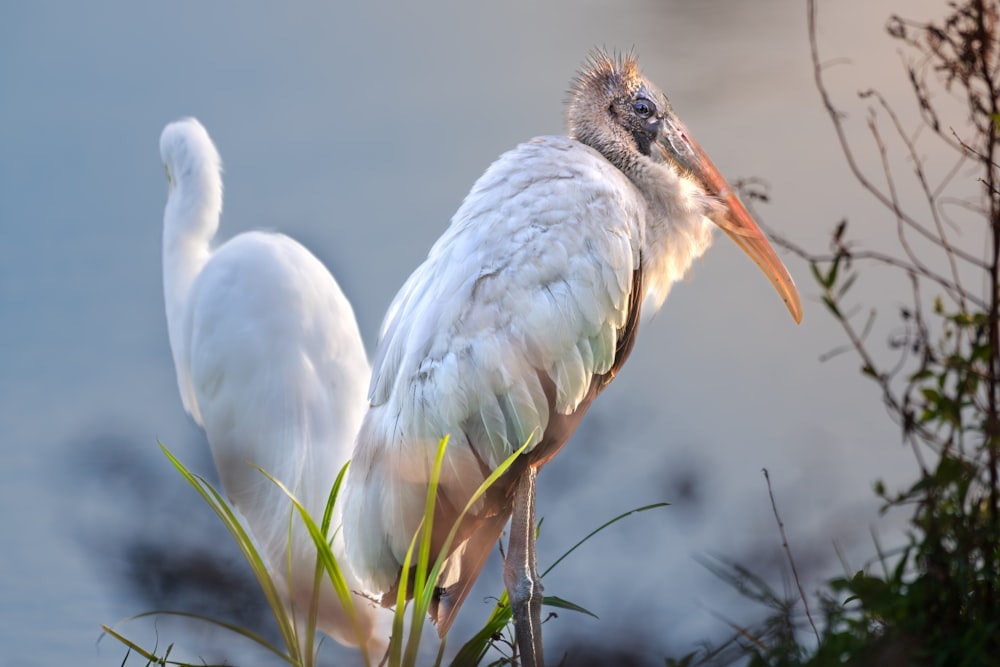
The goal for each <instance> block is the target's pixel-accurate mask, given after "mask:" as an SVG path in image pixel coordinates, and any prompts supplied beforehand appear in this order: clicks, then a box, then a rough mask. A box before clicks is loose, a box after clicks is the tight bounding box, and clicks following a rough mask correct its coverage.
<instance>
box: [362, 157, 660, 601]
mask: <svg viewBox="0 0 1000 667" xmlns="http://www.w3.org/2000/svg"><path fill="white" fill-rule="evenodd" d="M643 215H644V209H643V208H642V204H641V203H640V200H639V198H638V197H637V196H635V195H634V188H633V187H632V185H631V183H630V182H629V181H628V180H627V179H626V178H625V177H624V176H623V175H622V174H621V172H619V171H617V170H616V169H614V168H613V167H612V166H611V165H610V164H609V163H608V162H607V161H606V160H605V159H604V158H603V157H601V156H600V155H599V154H597V153H596V152H595V151H592V150H591V149H589V148H587V147H585V146H583V145H582V144H579V143H577V142H574V141H571V140H569V139H565V138H562V137H545V138H541V139H536V140H534V141H532V142H529V143H526V144H522V145H521V146H519V147H518V148H516V149H515V150H513V151H511V152H510V153H507V154H505V155H504V156H502V157H501V158H500V159H499V160H498V161H497V162H496V163H494V164H493V165H492V166H491V167H490V169H489V170H487V172H486V173H485V174H484V175H483V176H482V177H481V178H480V179H479V181H478V182H477V183H476V184H475V186H474V187H473V189H472V191H471V192H470V193H469V195H468V197H467V198H466V200H465V202H464V203H463V205H462V207H461V208H460V209H459V210H458V212H457V213H456V214H455V217H454V218H453V220H452V223H451V226H450V227H449V229H448V230H447V231H446V233H445V234H444V235H443V236H442V237H441V239H440V240H439V241H438V242H437V243H436V244H435V245H434V247H433V248H432V249H431V252H430V254H429V256H428V258H427V260H426V261H425V262H424V264H423V265H421V266H420V267H419V268H418V269H417V270H416V272H415V273H414V274H413V275H412V276H411V278H410V279H409V280H408V281H407V283H406V284H405V285H404V287H403V288H402V290H401V291H400V293H399V295H398V296H397V297H396V300H395V301H394V302H393V304H392V306H391V307H390V310H389V315H388V316H387V320H386V322H385V323H384V325H383V328H382V332H383V338H382V340H381V342H380V344H379V347H378V351H377V353H376V358H375V363H374V369H373V378H372V384H371V391H370V396H369V398H370V401H371V403H372V407H371V408H370V409H369V411H368V413H367V415H366V416H365V419H364V422H363V424H362V428H361V432H360V434H359V437H358V442H357V445H356V447H355V453H354V459H353V463H352V478H351V486H350V487H349V489H348V493H347V496H346V499H345V501H346V509H345V512H347V514H348V515H349V516H350V517H351V523H353V529H352V526H351V523H348V522H345V529H346V530H347V541H348V552H349V554H350V555H351V556H352V560H354V562H355V563H356V565H358V566H359V567H360V568H361V574H362V577H363V578H364V579H367V580H368V581H369V583H370V584H371V585H372V586H373V588H374V589H375V590H378V591H386V590H388V589H389V588H390V587H391V586H392V585H393V583H394V581H395V578H396V576H397V574H398V572H399V567H400V563H401V562H402V559H403V555H404V554H405V550H406V548H407V547H408V545H409V543H410V539H411V537H412V536H413V533H414V530H415V529H416V527H417V525H418V524H419V521H420V516H421V511H422V508H423V500H424V497H425V495H426V489H427V480H428V476H429V474H430V470H431V464H432V461H433V457H434V453H435V451H436V449H437V445H438V442H439V440H440V439H441V438H442V437H443V436H444V435H449V436H450V444H449V447H448V450H447V453H446V455H445V461H444V465H443V469H442V476H441V486H440V492H439V503H440V504H443V505H444V506H445V507H450V508H451V511H452V515H453V516H454V515H457V513H458V512H459V511H460V510H461V508H462V507H463V506H464V504H465V503H466V501H467V500H468V499H469V497H470V496H471V495H472V493H473V492H474V490H475V489H476V488H477V487H478V486H479V484H480V483H481V482H482V481H483V480H484V479H485V477H486V476H487V475H488V474H489V473H490V472H491V471H492V470H493V469H495V468H496V467H497V466H498V465H499V464H500V463H501V462H502V461H503V460H504V459H506V458H507V457H508V456H509V455H510V454H512V453H513V452H514V451H515V450H516V449H517V448H518V447H520V446H521V445H522V444H524V443H526V442H528V443H529V451H530V450H531V449H532V448H534V447H537V446H538V444H539V443H540V442H542V441H543V438H544V437H545V434H546V430H547V429H548V428H549V425H550V421H551V420H552V418H553V417H554V416H555V415H571V414H573V413H574V412H575V411H577V410H578V409H579V408H581V404H582V403H585V402H588V401H589V399H588V398H587V397H588V395H589V393H590V392H591V387H592V384H593V382H594V378H595V376H601V375H602V374H605V373H608V372H609V371H610V370H611V369H612V367H613V365H614V363H615V361H616V356H617V354H618V352H619V345H620V343H621V339H622V336H623V333H624V328H625V326H626V321H627V320H628V318H629V316H630V309H634V307H635V299H634V297H635V294H634V292H635V290H636V286H637V284H638V283H637V281H636V276H637V275H638V273H637V272H638V271H639V267H640V257H639V247H640V234H641V229H642V224H641V217H642V216H643ZM633 314H634V313H633ZM583 407H585V405H583ZM561 444H562V443H561V442H560V443H558V445H559V446H561ZM473 511H474V513H475V512H479V511H482V512H486V511H490V508H482V507H477V508H474V510H473ZM445 514H447V513H445ZM502 518H503V519H505V518H506V517H502ZM502 523H503V522H502V521H501V522H500V526H501V527H502ZM448 527H450V526H446V527H445V529H447V528H448ZM495 539H496V538H495V537H494V538H493V541H495ZM477 573H478V570H477ZM475 574H476V573H473V574H472V576H473V577H474V576H475ZM462 577H463V578H464V577H465V573H463V574H462Z"/></svg>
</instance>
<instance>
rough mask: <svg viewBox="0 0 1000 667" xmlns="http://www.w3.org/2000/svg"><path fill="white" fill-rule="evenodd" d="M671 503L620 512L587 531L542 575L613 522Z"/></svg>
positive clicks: (545, 573) (654, 504)
mask: <svg viewBox="0 0 1000 667" xmlns="http://www.w3.org/2000/svg"><path fill="white" fill-rule="evenodd" d="M669 504H670V503H653V504H652V505H644V506H642V507H636V508H635V509H632V510H629V511H628V512H624V513H622V514H619V515H618V516H616V517H615V518H613V519H611V520H609V521H605V522H604V523H602V524H601V525H600V526H598V527H597V528H595V529H594V530H592V531H590V532H589V533H587V534H586V535H585V536H584V538H583V539H582V540H580V541H579V542H577V543H576V544H574V545H573V546H572V547H570V548H569V550H568V551H566V553H564V554H563V555H562V556H560V557H559V558H557V559H556V562H554V563H552V565H549V567H548V568H547V569H546V570H545V571H544V572H542V576H543V577H544V576H545V575H547V574H548V573H549V572H551V571H552V570H553V568H555V566H556V565H558V564H559V563H561V562H563V560H565V558H566V557H567V556H569V555H570V554H571V553H573V552H574V551H576V550H577V548H578V547H579V546H580V545H581V544H583V543H584V542H586V541H587V540H589V539H590V538H592V537H593V536H594V535H597V534H598V533H599V532H601V531H602V530H604V529H605V528H607V527H608V526H610V525H612V524H615V523H617V522H619V521H621V520H622V519H624V518H625V517H627V516H630V515H632V514H638V513H639V512H645V511H647V510H651V509H656V508H657V507H666V506H668V505H669Z"/></svg>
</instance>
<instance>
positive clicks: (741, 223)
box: [657, 112, 802, 324]
mask: <svg viewBox="0 0 1000 667" xmlns="http://www.w3.org/2000/svg"><path fill="white" fill-rule="evenodd" d="M657 145H658V146H659V147H660V148H661V149H662V150H663V151H664V152H665V153H666V154H667V155H668V156H669V158H670V159H671V160H672V161H673V162H675V163H677V164H678V165H679V166H680V167H681V168H682V169H683V170H685V171H687V172H688V173H690V174H691V175H692V176H694V177H695V178H696V179H698V180H699V181H700V182H701V183H702V184H703V185H704V186H705V188H706V189H707V190H708V191H709V192H710V193H711V194H713V195H715V196H716V197H717V198H718V199H719V201H721V202H722V203H723V205H724V206H725V209H726V212H725V215H724V216H723V217H722V218H721V219H716V218H715V217H713V218H712V221H713V222H714V223H715V224H717V225H718V226H719V227H721V228H722V230H723V231H724V232H726V234H728V235H729V238H731V239H732V240H733V241H735V242H736V245H738V246H739V247H740V248H741V249H742V250H743V252H745V253H746V254H748V255H749V256H750V259H752V260H753V261H754V262H756V263H757V266H758V267H760V270H761V271H763V272H764V275H766V276H767V278H768V280H770V281H771V284H772V285H773V286H774V289H776V290H777V291H778V294H779V295H780V296H781V299H782V300H783V301H784V302H785V306H786V307H787V308H788V312H789V313H791V315H792V319H794V320H795V323H796V324H798V323H799V322H801V321H802V301H801V299H800V298H799V291H798V290H797V289H796V288H795V281H793V280H792V276H791V275H789V273H788V269H786V268H785V265H784V264H783V263H782V262H781V260H780V259H778V255H776V254H775V252H774V248H772V247H771V244H770V243H769V242H768V240H767V237H766V236H764V232H762V231H761V230H760V227H758V226H757V223H756V222H754V221H753V218H752V217H750V213H749V212H748V211H747V210H746V208H745V207H744V206H743V203H742V202H740V200H739V197H737V196H736V193H735V192H734V191H733V188H732V187H731V186H730V185H729V183H727V182H726V179H725V178H723V177H722V174H720V173H719V170H718V169H716V167H715V165H714V164H713V163H712V160H711V159H709V157H708V155H706V154H705V151H703V150H702V149H701V146H699V145H698V142H697V141H695V140H694V139H693V138H691V136H690V135H689V134H688V132H687V128H685V127H684V124H683V123H681V122H680V121H679V120H678V119H677V117H676V116H674V115H673V113H671V112H667V113H666V114H665V117H664V119H663V132H662V134H661V137H660V141H659V142H658V144H657Z"/></svg>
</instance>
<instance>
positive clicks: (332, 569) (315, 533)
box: [254, 466, 370, 665]
mask: <svg viewBox="0 0 1000 667" xmlns="http://www.w3.org/2000/svg"><path fill="white" fill-rule="evenodd" d="M254 467H256V468H257V470H259V471H260V472H261V474H263V475H264V476H265V477H267V478H268V479H269V480H270V481H271V482H272V483H274V484H275V485H276V486H277V487H278V488H279V489H281V491H282V492H283V493H284V494H285V495H286V496H288V499H289V500H290V501H291V502H292V505H293V506H294V507H295V509H296V510H297V511H298V513H299V517H300V518H301V519H302V523H303V524H304V525H305V527H306V530H308V531H309V536H310V537H311V538H312V540H313V543H314V544H315V545H316V555H317V559H318V560H319V561H320V562H321V563H322V565H323V569H324V570H325V571H326V573H327V576H328V578H329V579H330V583H331V584H332V585H333V588H334V591H335V592H336V594H337V599H338V600H339V601H340V604H341V606H342V607H343V608H344V610H345V611H346V612H347V616H348V618H349V620H350V621H351V626H352V627H353V629H354V634H355V637H356V638H357V639H358V647H359V648H360V650H361V655H362V657H363V659H364V661H365V664H366V665H367V664H370V660H369V657H368V650H367V645H366V642H364V641H362V640H363V639H364V635H363V633H362V632H361V625H360V623H359V622H358V616H357V613H356V611H355V607H354V597H353V595H352V593H351V590H350V588H348V586H347V581H346V580H345V579H344V574H343V571H342V570H341V568H340V564H339V563H337V558H336V556H334V554H333V550H332V549H331V547H330V542H329V541H328V540H327V537H326V534H325V533H323V532H322V531H321V530H320V528H319V526H317V525H316V522H315V521H313V518H312V517H311V516H310V515H309V512H308V511H307V510H306V508H305V507H304V506H303V505H302V503H301V502H299V499H298V498H296V497H295V494H293V493H292V492H291V491H289V490H288V487H286V486H285V485H284V484H283V483H282V482H281V480H279V479H277V478H276V477H274V476H273V475H271V474H270V473H268V472H267V471H266V470H264V469H262V468H260V467H259V466H254ZM342 474H343V470H341V475H342ZM341 475H338V477H337V479H338V481H339V480H341V479H342V476H341ZM337 491H339V486H338V487H337ZM331 493H332V491H331ZM329 504H330V503H329V502H328V506H329ZM327 514H328V513H327V512H324V519H327ZM326 523H327V525H329V520H327V521H326Z"/></svg>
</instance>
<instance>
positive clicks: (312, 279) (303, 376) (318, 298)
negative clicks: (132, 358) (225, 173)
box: [160, 118, 382, 649]
mask: <svg viewBox="0 0 1000 667" xmlns="http://www.w3.org/2000/svg"><path fill="white" fill-rule="evenodd" d="M160 155H161V157H162V159H163V163H164V165H165V167H166V170H167V182H168V188H169V194H168V198H167V204H166V209H165V212H164V215H163V291H164V296H165V301H166V311H167V328H168V333H169V338H170V348H171V351H172V352H173V358H174V366H175V368H176V371H177V384H178V386H179V388H180V394H181V400H182V401H183V403H184V408H185V409H186V410H187V412H188V413H190V414H191V416H192V417H193V418H194V420H195V421H196V422H197V423H198V424H199V425H200V426H201V427H202V428H204V430H205V433H206V435H207V436H208V441H209V444H210V445H211V449H212V455H213V456H214V458H215V464H216V467H217V468H218V470H219V476H220V477H221V479H222V485H223V487H224V489H225V492H226V494H227V495H228V496H229V498H230V500H231V501H232V502H233V504H234V505H235V506H236V507H237V508H238V509H239V511H240V513H242V514H243V516H244V518H245V519H246V521H247V524H248V525H249V528H250V531H251V533H252V534H253V536H254V538H255V539H256V540H257V542H258V543H259V545H260V546H261V547H262V551H263V554H264V556H265V558H266V559H267V561H268V564H269V565H270V569H271V573H272V575H273V576H274V577H275V579H276V581H279V582H283V584H284V585H285V587H286V589H287V593H288V595H289V597H290V600H291V604H292V607H293V608H294V611H295V613H297V614H298V615H299V618H300V619H301V618H304V615H305V613H306V612H308V610H309V605H310V602H311V599H312V594H313V588H314V575H315V567H316V547H315V545H314V544H313V542H312V540H311V538H310V537H309V534H308V532H307V531H306V529H305V526H304V525H303V524H302V522H301V521H299V520H298V517H297V516H296V517H295V521H292V522H291V526H292V529H291V536H290V539H291V542H289V525H290V512H291V505H290V503H289V501H288V499H287V497H286V496H285V495H284V494H283V492H282V491H281V490H280V489H279V488H278V487H277V486H276V485H275V484H274V483H273V482H271V481H270V480H268V479H266V478H265V477H264V476H263V475H262V474H261V473H260V471H258V470H257V469H255V468H254V467H253V465H257V466H259V467H260V468H262V469H264V470H266V471H268V472H269V473H271V474H272V475H274V477H276V478H277V479H279V480H280V481H281V482H283V483H284V484H285V485H286V486H287V487H288V488H289V489H292V490H293V491H294V492H295V494H296V495H297V497H298V498H299V499H300V501H301V502H302V503H303V504H304V506H305V507H306V509H307V510H308V511H309V512H310V514H311V515H312V516H314V517H316V518H317V520H318V519H319V517H322V516H323V511H324V509H325V507H326V504H327V497H328V495H329V493H330V489H331V487H332V486H333V483H334V480H335V479H336V477H337V474H338V473H339V472H340V469H341V467H342V466H343V465H344V463H346V462H347V459H348V457H349V456H350V453H351V448H352V446H353V443H354V438H355V435H356V434H357V431H358V426H359V424H360V422H361V418H362V415H363V413H364V410H365V407H366V402H365V390H366V387H367V384H368V378H369V375H370V366H369V364H368V358H367V356H366V354H365V350H364V346H363V345H362V341H361V335H360V334H359V332H358V326H357V323H356V322H355V319H354V312H353V310H352V309H351V305H350V303H349V302H348V300H347V298H346V297H345V296H344V294H343V293H342V292H341V291H340V287H339V286H338V285H337V283H336V281H335V280H334V279H333V276H331V275H330V273H329V271H327V270H326V268H325V267H324V266H323V265H322V263H320V261H319V260H317V259H316V258H315V257H314V256H313V255H312V254H311V253H310V252H309V251H308V250H306V249H305V248H304V247H302V246H301V245H299V244H298V243H296V242H295V241H293V240H292V239H290V238H288V237H287V236H283V235H281V234H272V233H264V232H248V233H244V234H240V235H238V236H236V237H234V238H232V239H230V240H229V241H227V242H226V243H224V244H222V245H221V246H219V247H218V248H215V249H213V248H212V247H211V244H212V240H213V238H214V237H215V234H216V232H217V231H218V228H219V216H220V213H221V210H222V177H221V160H220V157H219V153H218V152H217V151H216V148H215V146H214V145H213V143H212V140H211V138H209V136H208V133H207V132H206V131H205V128H204V127H202V125H201V124H200V123H199V122H198V121H197V120H195V119H193V118H187V119H184V120H181V121H178V122H175V123H171V124H170V125H167V126H166V128H165V129H164V130H163V133H162V135H161V136H160ZM339 523H340V518H339V516H335V517H334V520H333V522H332V526H337V525H339ZM334 553H335V555H338V556H340V557H341V558H343V539H342V538H341V537H340V536H339V534H338V536H337V538H336V541H335V542H334ZM289 554H290V559H289ZM289 560H290V562H289ZM289 572H290V578H288V577H286V576H285V575H286V573H289ZM345 574H347V575H348V583H349V585H351V587H352V589H356V588H357V587H358V584H357V582H354V581H352V580H351V579H350V577H349V573H345ZM355 613H356V614H357V618H358V620H359V625H360V636H358V635H356V634H355V631H354V628H353V627H352V625H351V623H350V621H349V619H348V616H347V614H346V613H345V610H344V609H343V608H342V607H341V605H340V602H339V601H338V598H337V596H336V594H335V592H334V590H333V587H332V585H331V584H330V582H329V581H328V580H327V579H325V578H324V580H323V587H322V588H321V591H320V608H319V615H318V620H317V625H318V627H319V629H320V630H322V631H324V632H326V633H327V634H329V635H331V636H333V637H334V638H335V639H337V640H338V641H339V642H341V643H344V644H348V645H357V644H359V643H366V644H369V646H370V648H372V649H375V648H377V646H378V644H379V643H380V642H381V641H382V640H381V639H376V638H373V637H372V633H373V627H374V624H375V614H376V613H377V611H376V609H375V608H374V607H373V606H372V605H371V604H370V603H368V602H367V601H359V604H357V605H355ZM299 627H303V625H301V624H300V625H299Z"/></svg>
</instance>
